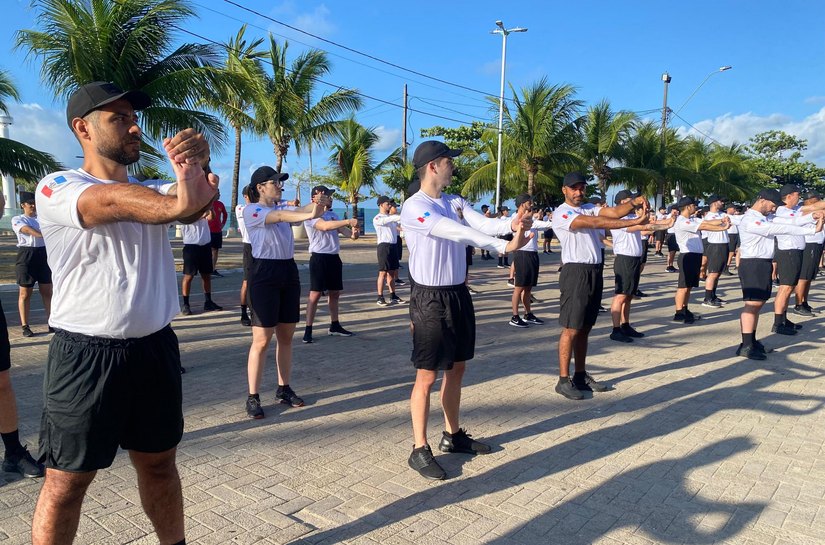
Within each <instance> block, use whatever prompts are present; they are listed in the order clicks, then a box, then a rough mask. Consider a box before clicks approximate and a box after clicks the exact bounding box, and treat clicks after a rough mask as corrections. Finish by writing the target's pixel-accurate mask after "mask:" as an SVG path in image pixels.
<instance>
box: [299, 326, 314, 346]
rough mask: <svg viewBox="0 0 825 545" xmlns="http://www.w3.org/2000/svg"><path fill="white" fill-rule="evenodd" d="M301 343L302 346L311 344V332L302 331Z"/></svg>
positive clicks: (309, 330) (307, 330) (308, 330)
mask: <svg viewBox="0 0 825 545" xmlns="http://www.w3.org/2000/svg"><path fill="white" fill-rule="evenodd" d="M301 342H302V343H304V344H312V330H311V329H305V330H304V338H303V339H301Z"/></svg>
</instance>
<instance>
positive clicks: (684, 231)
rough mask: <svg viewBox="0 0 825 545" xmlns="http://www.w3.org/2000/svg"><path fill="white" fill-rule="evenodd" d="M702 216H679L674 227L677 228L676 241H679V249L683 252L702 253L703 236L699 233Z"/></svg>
mask: <svg viewBox="0 0 825 545" xmlns="http://www.w3.org/2000/svg"><path fill="white" fill-rule="evenodd" d="M701 223H702V220H701V218H686V217H684V216H681V215H680V216H678V217H677V218H676V223H674V224H673V228H674V229H675V230H676V242H678V243H679V251H680V252H682V253H683V254H687V253H693V254H701V253H702V251H703V249H702V237H701V236H700V235H699V225H701Z"/></svg>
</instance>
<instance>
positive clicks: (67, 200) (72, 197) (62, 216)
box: [35, 172, 96, 229]
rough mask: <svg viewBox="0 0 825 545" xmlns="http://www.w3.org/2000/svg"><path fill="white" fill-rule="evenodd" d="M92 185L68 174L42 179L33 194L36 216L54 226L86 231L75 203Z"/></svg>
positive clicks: (89, 181) (52, 175) (90, 182)
mask: <svg viewBox="0 0 825 545" xmlns="http://www.w3.org/2000/svg"><path fill="white" fill-rule="evenodd" d="M93 185H96V184H95V182H93V181H91V180H88V179H84V178H80V177H77V176H76V175H73V174H72V173H69V172H64V173H58V174H51V175H49V176H47V177H45V178H43V179H42V180H40V183H39V184H37V190H36V193H35V201H36V204H37V215H38V216H39V217H40V219H41V220H43V221H45V222H48V223H52V224H54V225H61V226H64V227H73V228H75V229H86V228H85V227H83V225H82V224H81V222H80V215H79V214H78V211H77V201H78V200H80V195H82V194H83V192H84V191H86V190H87V189H89V188H90V187H92V186H93Z"/></svg>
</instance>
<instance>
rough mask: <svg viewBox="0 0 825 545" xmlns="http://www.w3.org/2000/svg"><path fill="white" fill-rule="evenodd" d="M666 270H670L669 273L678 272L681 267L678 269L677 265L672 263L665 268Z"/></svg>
mask: <svg viewBox="0 0 825 545" xmlns="http://www.w3.org/2000/svg"><path fill="white" fill-rule="evenodd" d="M665 272H669V273H677V272H679V269H677V268H676V267H674V266H672V265H671V266H670V267H667V268H666V269H665Z"/></svg>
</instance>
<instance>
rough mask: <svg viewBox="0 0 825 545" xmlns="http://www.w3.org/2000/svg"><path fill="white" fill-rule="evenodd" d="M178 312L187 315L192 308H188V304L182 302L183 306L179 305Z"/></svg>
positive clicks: (190, 312)
mask: <svg viewBox="0 0 825 545" xmlns="http://www.w3.org/2000/svg"><path fill="white" fill-rule="evenodd" d="M180 313H181V314H182V315H184V316H189V315H190V314H192V309H191V308H189V305H187V304H186V303H184V304H183V306H182V307H180Z"/></svg>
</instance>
